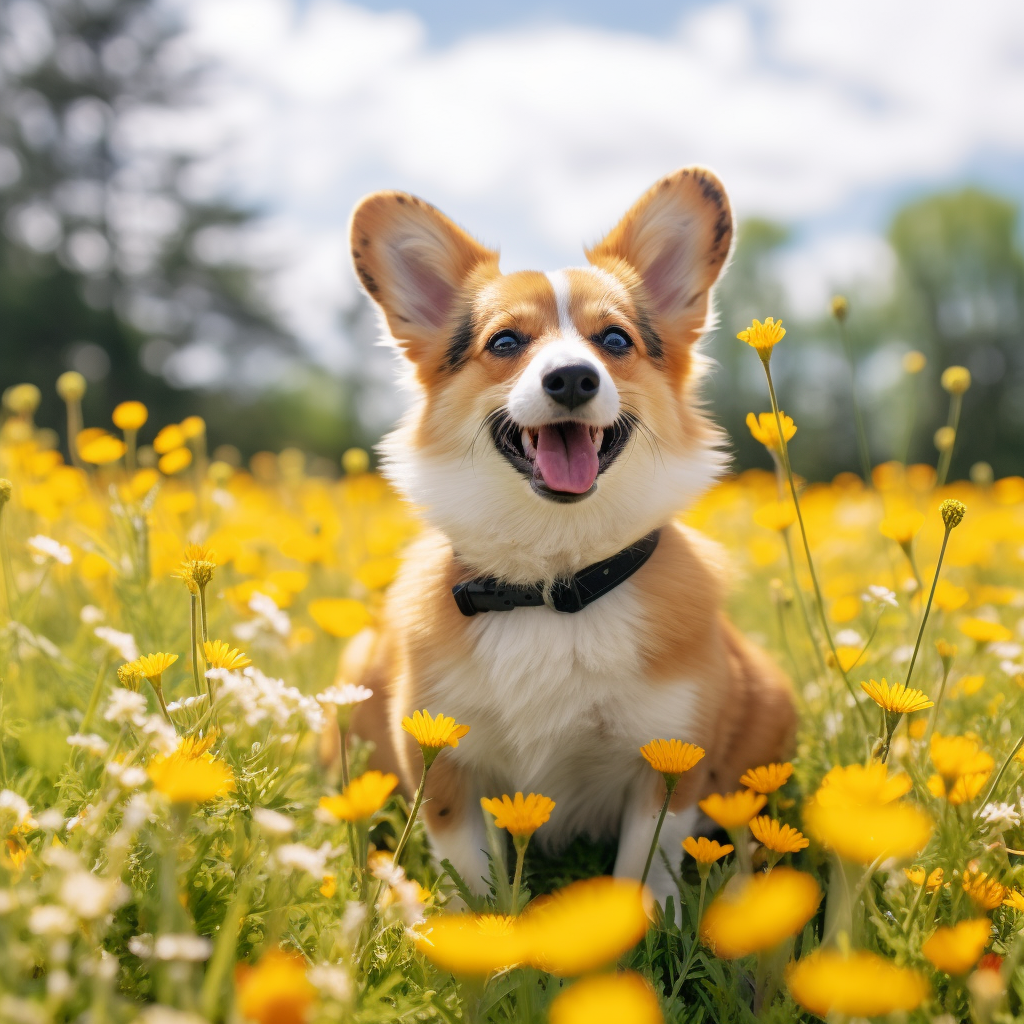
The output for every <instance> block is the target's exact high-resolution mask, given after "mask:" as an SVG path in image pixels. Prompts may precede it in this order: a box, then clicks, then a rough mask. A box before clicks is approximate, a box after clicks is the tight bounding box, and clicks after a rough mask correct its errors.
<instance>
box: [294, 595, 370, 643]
mask: <svg viewBox="0 0 1024 1024" xmlns="http://www.w3.org/2000/svg"><path fill="white" fill-rule="evenodd" d="M309 614H310V616H312V619H313V621H314V622H315V623H316V624H317V625H318V626H319V627H320V628H321V629H322V630H323V631H324V632H325V633H330V634H331V636H337V637H350V636H355V635H356V633H358V632H359V631H360V630H361V629H365V628H366V627H367V626H368V625H369V624H370V621H371V619H370V613H369V611H368V610H367V608H366V605H364V604H363V603H362V601H355V600H353V599H352V598H350V597H321V598H317V600H315V601H310V602H309Z"/></svg>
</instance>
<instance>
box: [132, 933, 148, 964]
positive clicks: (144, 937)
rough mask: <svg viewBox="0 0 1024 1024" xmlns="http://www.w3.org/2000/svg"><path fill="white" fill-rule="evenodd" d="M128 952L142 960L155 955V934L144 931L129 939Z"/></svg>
mask: <svg viewBox="0 0 1024 1024" xmlns="http://www.w3.org/2000/svg"><path fill="white" fill-rule="evenodd" d="M128 952H129V953H131V954H132V955H133V956H137V957H138V958H139V959H140V960H148V959H149V958H150V957H151V956H152V955H153V934H152V932H142V933H140V934H139V935H133V936H132V937H131V938H130V939H129V940H128Z"/></svg>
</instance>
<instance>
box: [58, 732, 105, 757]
mask: <svg viewBox="0 0 1024 1024" xmlns="http://www.w3.org/2000/svg"><path fill="white" fill-rule="evenodd" d="M68 743H69V744H70V745H71V746H72V747H81V748H82V749H83V750H87V751H89V753H90V754H95V756H96V757H105V756H106V754H107V751H108V750H109V749H110V744H109V743H108V742H107V741H106V740H105V739H104V738H103V737H102V736H97V735H96V733H94V732H87V733H81V732H76V733H74V734H73V735H71V736H69V737H68Z"/></svg>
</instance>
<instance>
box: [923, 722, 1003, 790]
mask: <svg viewBox="0 0 1024 1024" xmlns="http://www.w3.org/2000/svg"><path fill="white" fill-rule="evenodd" d="M929 753H930V754H931V759H932V764H933V765H935V770H936V771H937V772H938V773H939V775H941V776H942V778H943V779H944V780H945V781H946V782H948V783H955V782H956V780H957V779H959V778H960V777H961V776H964V775H977V774H980V773H985V774H986V775H987V774H988V773H989V772H990V771H991V770H992V769H993V767H995V761H994V760H993V759H992V755H991V754H988V753H986V752H985V751H984V750H982V749H981V747H980V746H979V745H978V741H977V740H976V739H974V737H973V736H941V735H940V734H939V733H933V734H932V739H931V748H930V750H929Z"/></svg>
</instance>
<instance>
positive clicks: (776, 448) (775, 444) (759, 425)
mask: <svg viewBox="0 0 1024 1024" xmlns="http://www.w3.org/2000/svg"><path fill="white" fill-rule="evenodd" d="M779 419H780V420H781V421H782V436H783V437H784V438H785V439H786V442H787V443H788V442H789V441H791V440H792V439H793V435H794V434H795V433H796V424H795V423H794V422H793V421H792V419H790V417H789V416H787V415H786V414H785V413H784V412H783V411H782V410H781V409H780V410H779ZM747 427H748V428H749V429H750V433H751V434H752V435H753V438H754V440H755V441H760V443H761V444H763V445H764V446H765V448H768V449H770V450H771V451H773V452H781V451H782V446H781V445H780V444H779V426H778V424H777V423H776V422H775V413H773V412H762V413H760V414H759V415H758V416H756V417H755V416H754V414H753V413H752V412H748V413H747ZM795 512H796V510H795V509H794V515H795Z"/></svg>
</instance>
